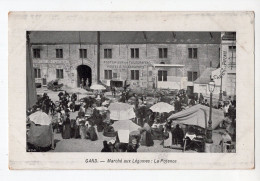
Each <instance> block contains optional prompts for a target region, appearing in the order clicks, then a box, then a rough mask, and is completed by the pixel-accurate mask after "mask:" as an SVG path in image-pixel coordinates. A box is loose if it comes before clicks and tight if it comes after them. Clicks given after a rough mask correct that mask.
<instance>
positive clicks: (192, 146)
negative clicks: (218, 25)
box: [26, 84, 236, 152]
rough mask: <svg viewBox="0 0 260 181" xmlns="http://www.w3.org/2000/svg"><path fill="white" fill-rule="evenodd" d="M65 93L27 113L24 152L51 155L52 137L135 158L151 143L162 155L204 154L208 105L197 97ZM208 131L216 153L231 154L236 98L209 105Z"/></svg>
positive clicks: (98, 90) (41, 99)
mask: <svg viewBox="0 0 260 181" xmlns="http://www.w3.org/2000/svg"><path fill="white" fill-rule="evenodd" d="M68 92H69V91H60V92H57V96H58V97H57V99H56V100H55V101H54V100H51V99H50V97H49V96H48V93H46V92H45V93H43V94H42V95H40V96H38V99H37V102H36V104H35V105H34V106H33V107H31V108H29V109H28V110H27V112H26V114H27V124H26V125H27V151H31V150H34V151H49V150H55V141H54V134H60V135H61V139H62V140H66V139H82V140H89V141H91V142H95V141H101V142H103V146H102V147H100V148H99V151H101V152H138V149H139V148H140V147H142V146H144V147H153V146H154V144H155V140H159V146H160V147H162V148H165V149H179V150H182V151H187V150H193V151H197V152H204V148H205V142H206V130H207V127H208V120H209V112H210V111H209V110H210V109H209V106H210V105H209V104H210V103H209V101H208V100H209V98H208V97H207V98H205V97H206V96H205V97H204V96H203V95H202V94H198V95H195V94H194V95H192V96H190V95H189V96H188V95H187V92H186V90H183V89H182V90H169V89H166V90H162V89H161V90H159V89H154V90H151V91H148V90H145V89H144V90H141V91H136V90H135V89H131V88H130V87H129V86H125V87H120V88H119V87H106V86H104V85H102V84H94V85H92V86H90V87H88V86H87V87H83V86H81V87H79V88H77V89H76V90H74V89H73V92H70V93H68ZM212 130H213V131H212V132H213V144H214V145H216V146H217V147H219V149H220V152H232V151H234V149H235V148H234V142H235V141H236V99H235V97H231V96H230V97H226V98H225V99H224V100H223V101H218V100H216V101H213V105H212ZM100 135H102V137H101V136H100ZM100 139H102V140H100ZM157 142H158V141H157ZM157 142H156V143H157Z"/></svg>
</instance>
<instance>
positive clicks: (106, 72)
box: [105, 70, 112, 80]
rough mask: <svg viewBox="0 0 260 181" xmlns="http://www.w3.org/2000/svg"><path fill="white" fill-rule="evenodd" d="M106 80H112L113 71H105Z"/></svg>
mask: <svg viewBox="0 0 260 181" xmlns="http://www.w3.org/2000/svg"><path fill="white" fill-rule="evenodd" d="M105 79H109V80H110V79H112V70H105Z"/></svg>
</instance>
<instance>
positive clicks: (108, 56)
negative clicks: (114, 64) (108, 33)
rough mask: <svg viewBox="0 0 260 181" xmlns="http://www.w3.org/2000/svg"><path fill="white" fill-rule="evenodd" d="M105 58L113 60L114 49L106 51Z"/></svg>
mask: <svg viewBox="0 0 260 181" xmlns="http://www.w3.org/2000/svg"><path fill="white" fill-rule="evenodd" d="M104 58H112V49H104Z"/></svg>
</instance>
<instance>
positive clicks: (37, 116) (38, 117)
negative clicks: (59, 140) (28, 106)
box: [29, 111, 52, 125]
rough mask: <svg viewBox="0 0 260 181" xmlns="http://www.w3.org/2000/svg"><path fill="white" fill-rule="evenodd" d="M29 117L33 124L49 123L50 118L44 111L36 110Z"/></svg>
mask: <svg viewBox="0 0 260 181" xmlns="http://www.w3.org/2000/svg"><path fill="white" fill-rule="evenodd" d="M29 119H30V120H31V121H32V122H34V123H35V124H39V125H50V124H51V120H52V118H51V117H50V116H49V115H47V114H46V113H45V112H42V111H37V112H35V113H33V114H31V115H30V116H29Z"/></svg>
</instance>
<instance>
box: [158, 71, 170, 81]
mask: <svg viewBox="0 0 260 181" xmlns="http://www.w3.org/2000/svg"><path fill="white" fill-rule="evenodd" d="M167 74H168V73H167V71H166V70H158V81H164V82H166V81H167Z"/></svg>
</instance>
